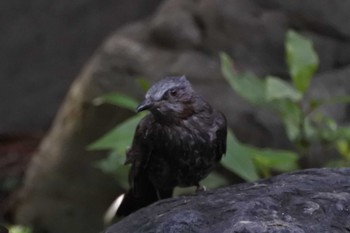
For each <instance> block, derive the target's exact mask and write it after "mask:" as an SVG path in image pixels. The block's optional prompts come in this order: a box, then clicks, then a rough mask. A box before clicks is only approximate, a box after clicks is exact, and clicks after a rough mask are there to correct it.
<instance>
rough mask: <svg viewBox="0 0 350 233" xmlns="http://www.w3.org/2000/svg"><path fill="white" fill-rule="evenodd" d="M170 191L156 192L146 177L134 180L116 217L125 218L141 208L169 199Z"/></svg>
mask: <svg viewBox="0 0 350 233" xmlns="http://www.w3.org/2000/svg"><path fill="white" fill-rule="evenodd" d="M171 195H172V190H169V191H158V190H156V188H155V187H154V186H153V184H152V183H151V182H150V181H149V180H148V178H147V177H146V176H139V177H137V179H134V182H133V187H132V188H131V189H130V190H129V191H128V192H127V193H126V194H125V195H124V199H123V200H122V202H121V204H120V206H119V208H118V210H117V213H116V215H117V216H118V217H122V216H127V215H129V214H131V213H132V212H135V211H136V210H138V209H141V208H142V207H145V206H148V205H150V204H152V203H154V202H156V201H158V200H159V199H163V198H168V197H171Z"/></svg>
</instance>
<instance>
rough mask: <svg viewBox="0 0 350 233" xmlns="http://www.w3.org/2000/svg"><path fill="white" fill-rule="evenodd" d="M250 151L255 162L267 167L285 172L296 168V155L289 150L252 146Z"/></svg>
mask: <svg viewBox="0 0 350 233" xmlns="http://www.w3.org/2000/svg"><path fill="white" fill-rule="evenodd" d="M251 153H252V156H253V159H254V161H255V162H258V164H259V163H261V164H263V166H265V167H267V168H269V169H275V170H278V171H281V172H287V171H292V170H295V169H297V168H298V165H297V161H298V155H297V154H296V153H294V152H291V151H283V150H271V149H255V148H252V149H251ZM258 166H259V165H258Z"/></svg>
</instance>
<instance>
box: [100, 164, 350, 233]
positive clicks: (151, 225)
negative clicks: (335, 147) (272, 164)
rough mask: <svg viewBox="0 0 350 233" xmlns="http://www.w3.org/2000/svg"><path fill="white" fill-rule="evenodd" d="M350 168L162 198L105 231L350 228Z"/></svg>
mask: <svg viewBox="0 0 350 233" xmlns="http://www.w3.org/2000/svg"><path fill="white" fill-rule="evenodd" d="M349 180H350V169H348V168H347V169H345V168H344V169H309V170H301V171H297V172H293V173H288V174H283V175H279V176H276V177H273V178H270V179H266V180H262V181H258V182H254V183H246V184H239V185H233V186H230V187H226V188H221V189H217V190H213V191H206V192H203V193H200V194H197V195H190V196H182V197H178V198H171V199H166V200H163V201H159V202H157V203H155V204H153V205H151V206H149V207H146V208H143V209H141V210H139V211H137V212H135V213H134V214H132V215H130V216H128V217H126V218H125V219H123V220H121V221H120V222H118V223H116V224H115V225H113V226H111V227H110V228H108V229H107V230H106V231H105V233H117V232H123V233H141V232H142V233H151V232H152V233H154V232H157V233H160V232H177V233H179V232H191V233H196V232H198V233H206V232H207V233H209V232H211V233H219V232H220V233H222V232H244V233H262V232H274V233H287V232H289V233H330V232H332V233H345V232H349V231H350V182H349Z"/></svg>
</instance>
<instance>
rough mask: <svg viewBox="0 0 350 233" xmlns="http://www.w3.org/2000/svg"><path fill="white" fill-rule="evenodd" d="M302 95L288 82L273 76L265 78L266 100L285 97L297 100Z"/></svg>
mask: <svg viewBox="0 0 350 233" xmlns="http://www.w3.org/2000/svg"><path fill="white" fill-rule="evenodd" d="M302 97H303V95H302V94H301V93H300V92H299V91H298V90H296V89H295V88H294V87H293V86H292V85H290V84H289V83H288V82H286V81H284V80H282V79H280V78H276V77H273V76H268V77H267V78H266V100H268V101H271V100H276V99H283V98H286V99H290V100H292V101H293V102H298V101H300V100H301V99H302Z"/></svg>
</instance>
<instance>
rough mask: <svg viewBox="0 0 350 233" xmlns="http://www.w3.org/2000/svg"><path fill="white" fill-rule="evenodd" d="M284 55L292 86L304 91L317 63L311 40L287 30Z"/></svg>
mask: <svg viewBox="0 0 350 233" xmlns="http://www.w3.org/2000/svg"><path fill="white" fill-rule="evenodd" d="M286 56H287V58H286V60H287V64H288V67H289V73H290V75H291V77H292V80H293V84H294V86H295V87H296V88H297V89H298V90H299V91H301V92H302V93H305V91H306V90H307V89H308V88H309V85H310V81H311V78H312V76H313V74H314V73H315V71H316V69H317V67H318V63H319V61H318V56H317V54H316V52H315V50H314V48H313V44H312V42H311V41H310V40H309V39H307V38H306V37H304V36H302V35H300V34H298V33H296V32H295V31H292V30H290V31H288V33H287V40H286Z"/></svg>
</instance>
